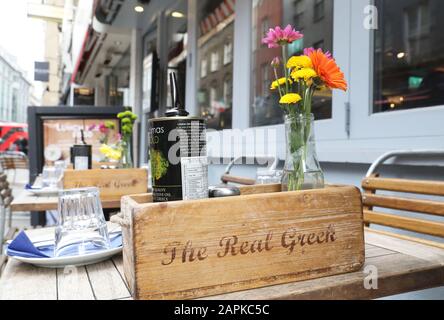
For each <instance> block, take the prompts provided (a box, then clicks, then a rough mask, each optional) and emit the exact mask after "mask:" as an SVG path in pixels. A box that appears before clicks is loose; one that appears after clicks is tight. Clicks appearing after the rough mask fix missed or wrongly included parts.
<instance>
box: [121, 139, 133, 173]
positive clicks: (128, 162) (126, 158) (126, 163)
mask: <svg viewBox="0 0 444 320" xmlns="http://www.w3.org/2000/svg"><path fill="white" fill-rule="evenodd" d="M120 166H121V167H122V168H124V169H131V168H133V157H132V153H131V143H130V142H129V141H127V140H123V141H122V158H121V159H120Z"/></svg>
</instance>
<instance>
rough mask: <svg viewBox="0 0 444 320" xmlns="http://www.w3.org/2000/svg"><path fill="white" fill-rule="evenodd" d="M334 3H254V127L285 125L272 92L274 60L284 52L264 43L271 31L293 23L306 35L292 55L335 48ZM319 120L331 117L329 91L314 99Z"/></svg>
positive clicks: (256, 0)
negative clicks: (271, 63) (279, 26)
mask: <svg viewBox="0 0 444 320" xmlns="http://www.w3.org/2000/svg"><path fill="white" fill-rule="evenodd" d="M333 2H334V1H323V0H253V29H252V30H253V45H252V48H253V60H252V61H253V63H252V77H253V78H252V90H251V93H252V99H251V101H252V106H251V112H250V114H251V126H263V125H273V124H280V123H283V117H284V115H283V112H282V111H281V109H280V108H279V104H278V101H279V94H278V93H277V92H276V91H270V84H271V82H272V81H273V80H274V78H275V76H274V74H273V71H272V69H271V67H270V62H271V60H272V59H273V58H274V57H276V56H280V55H281V50H280V49H279V48H277V49H269V48H268V47H267V46H265V45H263V44H262V43H261V40H262V38H263V36H264V35H265V33H266V32H267V31H268V30H269V28H273V27H274V26H277V25H281V26H286V25H287V24H292V25H294V26H295V28H296V29H297V30H300V31H301V32H302V33H304V38H303V39H301V40H298V41H296V42H294V43H292V44H291V45H290V46H289V55H297V54H302V51H303V49H304V48H305V47H314V48H322V49H324V50H326V51H330V52H332V49H333ZM312 110H313V113H314V114H315V118H316V119H317V120H320V119H330V118H331V117H332V95H331V91H330V90H328V89H325V90H322V91H319V92H318V93H316V94H315V97H314V99H313V107H312Z"/></svg>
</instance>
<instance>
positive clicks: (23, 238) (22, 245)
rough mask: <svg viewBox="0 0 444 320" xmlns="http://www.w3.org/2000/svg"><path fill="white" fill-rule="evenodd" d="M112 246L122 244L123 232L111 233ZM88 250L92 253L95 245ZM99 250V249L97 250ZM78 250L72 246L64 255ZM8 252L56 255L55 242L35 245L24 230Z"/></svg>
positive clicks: (26, 255)
mask: <svg viewBox="0 0 444 320" xmlns="http://www.w3.org/2000/svg"><path fill="white" fill-rule="evenodd" d="M109 238H110V239H109V240H110V248H111V249H114V248H118V247H121V246H122V233H120V232H116V233H110V235H109ZM87 251H88V252H89V253H91V251H94V247H93V245H91V246H90V247H88V248H87ZM97 251H99V250H97ZM77 252H78V250H77V248H76V247H75V246H73V247H72V249H71V250H70V252H67V253H65V254H64V256H70V255H75V254H76V253H77ZM6 254H7V255H8V256H10V257H22V258H53V257H54V243H52V244H46V245H42V246H37V247H36V246H35V245H34V244H33V243H32V242H31V240H30V239H29V237H28V236H27V235H26V233H25V232H24V231H22V232H20V233H19V234H18V236H17V237H15V239H14V240H13V241H12V242H11V243H10V244H9V245H8V247H7V250H6Z"/></svg>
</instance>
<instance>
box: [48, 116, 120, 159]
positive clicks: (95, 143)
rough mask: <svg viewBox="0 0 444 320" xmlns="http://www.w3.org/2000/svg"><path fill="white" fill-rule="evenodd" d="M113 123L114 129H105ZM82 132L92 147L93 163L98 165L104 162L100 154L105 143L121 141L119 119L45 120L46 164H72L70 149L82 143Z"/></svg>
mask: <svg viewBox="0 0 444 320" xmlns="http://www.w3.org/2000/svg"><path fill="white" fill-rule="evenodd" d="M110 123H112V124H113V125H114V128H107V129H105V128H104V125H105V124H110ZM81 130H83V131H84V137H85V141H86V143H87V144H90V145H92V161H93V166H94V164H98V163H100V162H102V161H103V160H104V156H103V155H102V154H101V153H100V150H99V149H100V146H101V145H102V144H103V143H107V144H114V143H116V142H117V141H118V139H119V120H118V119H75V118H70V119H44V120H43V152H44V161H45V163H46V164H50V163H51V162H54V161H57V160H64V161H66V162H67V163H69V162H70V148H71V147H72V146H73V145H74V144H80V143H81V140H82V139H81Z"/></svg>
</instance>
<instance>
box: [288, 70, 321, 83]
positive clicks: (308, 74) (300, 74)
mask: <svg viewBox="0 0 444 320" xmlns="http://www.w3.org/2000/svg"><path fill="white" fill-rule="evenodd" d="M317 76H318V74H317V73H316V71H314V70H313V69H312V68H302V69H299V70H298V69H294V70H293V71H292V72H291V77H292V78H293V79H294V80H299V79H304V80H305V81H306V82H307V81H308V80H310V79H313V78H316V77H317Z"/></svg>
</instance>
